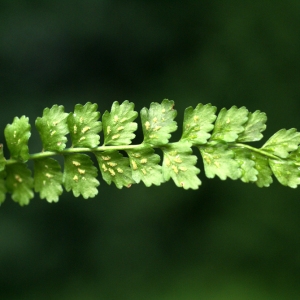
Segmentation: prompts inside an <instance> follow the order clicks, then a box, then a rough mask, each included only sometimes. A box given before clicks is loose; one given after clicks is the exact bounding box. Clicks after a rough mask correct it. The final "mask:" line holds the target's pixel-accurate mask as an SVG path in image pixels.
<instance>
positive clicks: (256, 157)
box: [251, 152, 273, 187]
mask: <svg viewBox="0 0 300 300" xmlns="http://www.w3.org/2000/svg"><path fill="white" fill-rule="evenodd" d="M251 159H252V160H253V161H254V162H255V169H256V170H257V172H258V174H257V181H256V184H257V186H259V187H268V186H270V184H271V183H272V182H273V179H272V170H271V169H270V165H269V159H268V158H266V157H265V156H263V155H261V154H260V153H256V152H252V154H251Z"/></svg>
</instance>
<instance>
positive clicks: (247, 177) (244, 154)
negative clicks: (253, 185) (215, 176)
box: [232, 148, 258, 182]
mask: <svg viewBox="0 0 300 300" xmlns="http://www.w3.org/2000/svg"><path fill="white" fill-rule="evenodd" d="M232 151H233V152H234V159H235V160H236V161H237V162H238V164H239V166H240V169H241V172H242V173H241V178H240V179H241V180H242V181H243V182H255V181H256V180H257V174H258V171H257V170H256V169H255V162H254V161H253V160H252V159H251V152H250V151H248V150H247V149H242V148H232Z"/></svg>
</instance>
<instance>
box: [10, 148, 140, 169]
mask: <svg viewBox="0 0 300 300" xmlns="http://www.w3.org/2000/svg"><path fill="white" fill-rule="evenodd" d="M142 145H143V144H138V145H122V146H100V147H97V148H83V147H82V148H68V149H65V150H62V151H59V152H58V151H57V152H56V151H43V152H39V153H34V154H30V155H29V158H28V160H34V159H40V158H45V157H51V156H55V155H65V154H72V153H83V152H85V153H87V152H90V153H91V152H103V151H116V150H129V149H136V148H139V147H141V146H142ZM18 162H19V161H18V160H16V159H8V160H7V161H6V165H12V164H15V163H18Z"/></svg>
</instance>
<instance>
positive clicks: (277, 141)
mask: <svg viewBox="0 0 300 300" xmlns="http://www.w3.org/2000/svg"><path fill="white" fill-rule="evenodd" d="M299 143H300V133H299V132H297V130H296V129H295V128H291V129H289V130H286V129H281V130H279V131H277V132H276V133H275V134H274V135H272V136H271V137H270V138H269V139H268V140H267V142H266V143H265V144H264V145H263V146H262V148H261V149H263V150H266V151H268V152H270V153H272V154H274V155H277V156H279V157H281V158H286V157H288V155H289V153H290V152H291V151H294V150H296V149H297V148H298V145H299Z"/></svg>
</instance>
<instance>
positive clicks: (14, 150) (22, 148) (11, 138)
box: [4, 116, 31, 161]
mask: <svg viewBox="0 0 300 300" xmlns="http://www.w3.org/2000/svg"><path fill="white" fill-rule="evenodd" d="M30 129H31V126H30V124H29V119H28V118H27V117H25V116H22V117H21V118H20V119H19V118H18V117H15V118H14V121H13V123H12V124H8V125H7V126H6V127H5V130H4V135H5V139H6V142H7V147H8V149H9V152H10V155H11V157H12V158H13V159H16V160H21V161H27V160H28V158H29V152H28V140H29V137H30V135H31V133H30Z"/></svg>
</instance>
